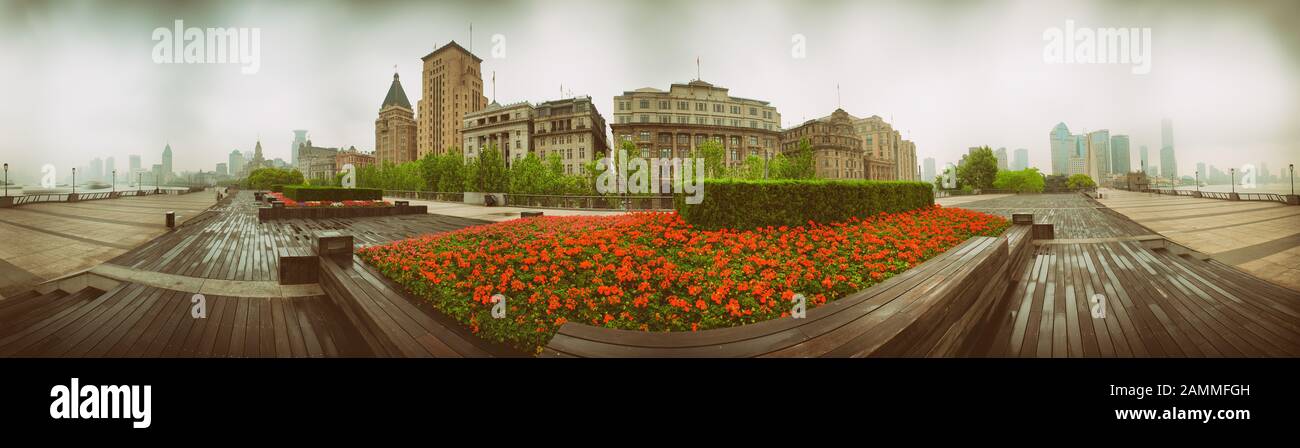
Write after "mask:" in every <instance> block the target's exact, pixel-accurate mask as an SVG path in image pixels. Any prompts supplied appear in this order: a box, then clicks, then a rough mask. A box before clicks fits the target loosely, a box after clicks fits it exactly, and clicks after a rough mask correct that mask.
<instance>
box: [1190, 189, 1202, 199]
mask: <svg viewBox="0 0 1300 448" xmlns="http://www.w3.org/2000/svg"><path fill="white" fill-rule="evenodd" d="M1192 197H1194V198H1199V197H1201V191H1200V190H1197V191H1193V192H1192Z"/></svg>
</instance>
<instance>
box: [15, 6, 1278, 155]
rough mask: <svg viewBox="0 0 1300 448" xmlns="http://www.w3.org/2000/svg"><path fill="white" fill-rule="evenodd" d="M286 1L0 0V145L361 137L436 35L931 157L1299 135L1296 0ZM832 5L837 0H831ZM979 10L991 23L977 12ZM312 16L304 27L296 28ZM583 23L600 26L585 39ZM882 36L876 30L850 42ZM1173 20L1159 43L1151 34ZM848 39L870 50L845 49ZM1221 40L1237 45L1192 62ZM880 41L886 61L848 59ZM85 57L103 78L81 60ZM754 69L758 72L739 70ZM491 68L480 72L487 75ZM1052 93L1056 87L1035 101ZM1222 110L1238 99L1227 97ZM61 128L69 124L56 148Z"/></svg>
mask: <svg viewBox="0 0 1300 448" xmlns="http://www.w3.org/2000/svg"><path fill="white" fill-rule="evenodd" d="M669 3H671V2H669ZM302 5H314V4H307V3H304V4H293V3H290V4H276V5H256V4H248V3H240V2H231V3H226V4H221V5H191V6H186V5H179V6H178V5H170V4H154V3H147V2H142V3H135V4H127V5H125V6H124V8H125V9H126V10H128V11H130V16H131V17H130V18H129V19H125V20H123V21H103V20H98V19H99V18H100V15H101V14H102V13H103V12H104V11H105V10H106V9H107V8H108V7H107V6H105V5H96V4H71V5H66V4H59V3H54V4H21V5H9V6H6V8H7V10H6V13H5V14H3V17H4V18H3V19H0V24H3V25H4V27H3V31H0V36H3V38H2V39H0V48H2V49H3V50H4V51H5V52H6V54H13V55H15V56H16V57H18V58H19V59H20V60H26V61H28V64H29V65H30V67H31V69H29V70H21V71H11V72H6V73H4V74H0V81H3V82H2V83H0V84H2V85H5V86H6V87H5V89H6V92H5V93H6V97H7V98H15V99H16V100H17V101H13V102H10V103H9V104H31V106H30V107H29V108H15V107H6V108H5V110H4V112H3V115H0V122H3V123H5V124H4V125H3V126H4V128H5V130H6V131H7V132H6V135H12V136H14V138H12V139H11V140H10V141H8V142H6V143H5V146H4V147H0V150H2V151H0V152H3V154H4V158H5V159H6V160H7V161H9V162H10V163H11V165H12V166H13V167H14V168H15V171H14V173H15V174H21V173H24V172H27V173H31V172H33V171H35V170H37V169H39V168H38V167H39V165H40V164H42V163H45V162H46V160H42V157H38V155H41V156H43V155H55V154H57V155H58V156H59V157H58V158H59V159H60V160H72V161H75V163H73V164H72V165H73V166H81V165H83V164H85V163H87V162H88V161H89V160H91V159H93V158H101V159H107V158H109V157H115V158H116V159H122V160H125V159H126V158H127V157H128V156H129V155H142V156H143V158H144V165H145V166H149V165H152V164H154V163H160V162H161V160H160V158H159V156H158V153H159V152H160V150H161V148H162V147H163V146H164V145H166V144H169V143H170V144H171V145H172V146H173V149H174V151H175V154H174V157H175V163H176V167H175V170H176V171H196V170H203V171H211V170H213V169H214V167H215V165H216V163H219V162H222V161H225V159H226V155H227V154H228V153H229V151H230V150H232V149H238V150H241V151H248V150H250V149H252V146H253V144H254V142H256V141H257V140H259V139H260V140H261V141H262V143H263V144H264V148H265V149H266V152H267V154H266V157H267V158H268V159H274V158H280V159H285V160H292V154H291V153H290V152H291V148H292V147H293V144H292V142H293V140H294V133H293V130H295V129H310V130H312V132H311V134H312V137H313V138H314V139H315V141H316V142H319V143H321V144H324V145H326V146H331V147H348V146H356V147H357V148H359V149H362V150H365V151H373V150H374V149H375V148H374V144H373V141H374V140H373V139H374V129H373V125H374V119H375V117H376V115H377V113H378V108H377V107H376V104H377V103H378V102H379V101H380V100H382V99H383V97H384V94H385V92H386V88H387V87H388V84H389V82H391V79H392V75H393V73H394V68H393V66H394V64H396V65H397V69H396V73H398V74H400V75H404V76H403V77H405V78H407V79H411V80H412V81H413V82H414V81H415V80H418V79H419V78H420V77H421V73H420V71H421V66H420V58H421V57H422V56H424V55H427V54H428V53H429V52H430V51H433V50H435V49H437V48H439V47H441V46H442V45H445V44H447V43H448V42H450V41H452V40H455V41H456V42H458V43H462V44H464V45H465V46H466V47H467V48H471V49H472V50H473V52H474V54H475V55H476V56H478V57H480V58H482V59H483V61H484V62H483V67H482V71H483V79H484V80H485V82H484V86H483V93H484V95H486V96H487V97H489V98H496V100H497V101H498V102H501V103H503V104H504V103H510V102H516V101H530V102H534V103H539V102H543V101H550V100H556V99H561V98H562V97H565V96H568V95H567V94H565V95H562V94H561V91H562V90H561V88H563V91H565V92H572V94H573V95H590V96H591V97H592V99H593V101H594V102H595V104H596V105H597V107H598V108H599V109H600V110H602V112H604V113H605V114H606V119H608V118H609V116H610V112H609V111H612V106H613V98H614V96H616V95H618V94H620V93H621V92H623V91H627V90H633V89H637V88H641V87H655V86H664V85H668V84H671V83H681V82H688V81H690V80H692V79H695V78H696V77H697V73H698V74H699V75H698V77H699V78H700V79H703V80H705V81H708V82H712V83H716V84H720V85H726V86H728V87H730V88H731V89H732V91H733V92H734V93H735V94H736V95H738V96H743V97H757V98H763V99H764V100H767V101H770V102H771V103H772V105H773V106H775V107H776V108H777V111H778V112H779V113H780V115H781V125H782V128H783V129H788V128H792V127H795V126H797V125H799V124H801V123H803V122H805V121H806V120H809V119H814V118H818V117H823V116H826V115H828V114H829V113H830V112H831V111H833V110H835V109H836V108H837V107H842V108H844V109H845V110H850V111H853V112H854V113H855V114H859V115H863V116H870V115H879V116H881V117H882V118H884V119H885V120H886V121H888V122H890V123H891V124H892V125H893V126H894V127H895V129H898V130H900V131H901V133H902V138H904V139H908V140H911V141H914V142H915V143H916V147H917V159H923V158H926V157H933V158H935V159H936V160H937V161H938V162H939V164H940V165H944V164H946V163H948V162H951V161H955V160H957V159H958V158H959V157H960V154H961V153H963V152H965V148H967V147H969V146H971V145H988V146H991V147H994V148H998V147H1007V148H1026V149H1028V150H1029V165H1030V166H1035V167H1039V168H1040V169H1043V170H1044V171H1047V172H1050V171H1051V170H1050V163H1049V160H1050V156H1049V148H1048V142H1047V141H1045V140H1046V139H1044V138H1042V137H1043V136H1042V130H1043V129H1050V127H1051V126H1052V125H1054V124H1055V123H1057V122H1066V123H1070V124H1071V125H1072V128H1074V129H1076V131H1078V132H1085V131H1091V130H1096V129H1111V130H1112V131H1115V130H1117V129H1119V130H1122V132H1124V133H1125V134H1127V135H1129V136H1130V139H1131V145H1132V146H1134V147H1141V146H1146V147H1149V148H1151V149H1152V150H1153V151H1154V152H1157V153H1158V152H1159V148H1160V147H1161V144H1162V143H1161V141H1160V120H1161V119H1162V118H1165V117H1168V118H1170V119H1172V120H1173V121H1175V122H1177V127H1178V131H1177V132H1178V134H1179V136H1178V137H1179V138H1178V142H1179V144H1178V145H1177V149H1176V151H1177V159H1178V162H1179V164H1180V166H1179V168H1180V169H1179V170H1178V171H1179V172H1180V174H1184V173H1187V172H1189V171H1192V170H1193V169H1194V168H1193V166H1194V164H1195V163H1197V162H1205V163H1209V164H1214V165H1217V166H1235V165H1240V164H1243V163H1259V162H1261V161H1262V162H1265V163H1268V164H1269V165H1271V166H1285V165H1286V164H1287V163H1293V162H1294V161H1293V160H1288V157H1291V155H1292V154H1294V153H1295V149H1294V148H1288V147H1287V145H1289V144H1291V142H1294V141H1300V125H1298V124H1296V123H1295V122H1294V120H1291V119H1289V117H1294V116H1295V115H1296V112H1297V108H1298V107H1300V106H1298V105H1297V102H1294V101H1288V99H1291V98H1295V97H1296V95H1297V91H1298V90H1300V89H1297V82H1296V79H1297V78H1300V77H1297V76H1296V72H1297V67H1298V66H1300V57H1298V56H1300V55H1298V52H1297V48H1298V47H1300V45H1297V38H1295V37H1294V36H1291V35H1290V34H1289V33H1286V32H1285V29H1284V28H1285V27H1284V25H1286V24H1285V23H1281V24H1279V23H1277V22H1276V21H1273V20H1272V17H1273V16H1279V17H1281V16H1287V14H1290V16H1291V17H1294V16H1296V15H1295V14H1294V12H1296V9H1297V6H1296V5H1294V4H1288V3H1284V2H1278V3H1274V4H1271V5H1272V6H1271V7H1263V8H1256V9H1252V10H1250V11H1245V10H1238V9H1234V8H1231V7H1227V6H1211V5H1194V6H1171V5H1170V4H1164V5H1163V6H1164V8H1163V9H1162V8H1139V7H1126V6H1124V5H1118V4H1117V5H1113V7H1104V8H1103V7H1098V6H1095V5H1083V4H1068V5H1067V6H1068V7H1066V8H1055V9H1054V10H1052V9H1049V8H1047V7H1042V6H1038V5H1034V4H1032V3H1028V2H1014V1H1008V2H998V3H994V4H992V5H991V7H987V8H978V9H973V10H965V9H962V7H960V6H958V7H955V8H954V7H950V6H944V4H937V3H922V4H916V5H905V6H902V5H884V4H876V3H868V4H861V5H858V4H847V5H841V6H842V7H840V8H838V9H837V8H830V7H826V8H822V7H819V6H817V5H811V6H810V5H800V4H797V3H791V2H761V3H757V4H752V6H750V5H751V4H749V3H746V4H745V5H746V8H747V9H748V10H751V12H752V17H753V20H754V22H755V26H754V27H753V29H752V30H751V31H747V33H746V35H745V38H743V39H740V38H737V39H703V38H697V37H700V36H701V35H700V34H699V33H701V32H702V31H690V32H687V33H679V34H681V35H672V36H669V37H664V36H660V35H659V34H658V33H655V34H653V35H652V34H648V33H643V32H636V31H629V29H630V28H628V27H623V26H620V24H619V23H605V22H607V21H585V22H583V26H582V27H578V28H581V29H576V30H564V29H558V28H556V27H554V26H552V24H551V22H555V21H562V20H579V21H581V20H583V18H585V17H609V16H611V15H612V16H615V17H628V18H636V19H638V20H642V21H644V22H645V24H646V27H648V28H651V29H656V27H659V28H662V27H671V28H677V27H682V26H685V27H684V29H688V30H690V29H695V28H703V29H706V30H707V29H708V26H706V25H707V24H708V17H711V16H713V15H714V14H716V13H720V12H725V11H728V10H732V9H734V8H736V7H739V5H740V4H738V3H734V2H717V3H710V4H706V5H700V6H698V7H696V8H692V9H678V10H680V11H686V12H682V13H681V14H679V15H672V17H666V16H665V15H663V14H662V13H661V10H662V9H671V8H673V7H674V5H671V4H663V5H644V4H635V5H625V4H618V5H605V4H597V3H591V4H587V3H579V2H575V3H566V4H563V5H556V6H553V7H545V8H539V7H537V6H536V5H528V6H529V7H525V8H514V7H511V5H504V4H503V5H501V6H500V7H496V8H492V7H490V8H478V9H474V10H471V9H469V6H470V5H471V4H469V3H440V4H435V5H410V6H407V5H404V6H402V7H401V8H400V10H398V11H392V10H388V11H385V12H382V13H378V12H373V11H368V10H367V9H366V8H365V5H364V4H362V3H347V2H342V3H337V6H338V7H337V8H332V9H331V11H329V12H321V13H320V14H316V13H313V14H302V11H301V7H302ZM584 8H586V9H584ZM593 8H594V9H593ZM945 8H946V9H953V10H952V11H945ZM828 11H840V12H839V13H837V14H835V15H833V16H827V15H826V14H825V12H828ZM1162 11H1163V12H1162ZM176 19H184V20H185V21H186V24H188V25H192V26H205V27H206V26H250V27H260V28H261V29H262V33H263V35H262V51H261V54H262V56H261V70H260V71H259V72H258V73H256V74H250V75H245V74H241V73H240V69H239V67H238V66H237V65H201V64H178V65H171V64H167V65H160V64H155V63H154V62H153V61H151V60H150V59H149V57H148V55H149V50H150V47H151V46H152V44H153V42H152V41H151V40H150V39H149V32H150V31H151V30H152V29H153V28H154V27H158V26H165V25H168V24H170V23H171V22H172V21H173V20H176ZM1067 19H1072V20H1075V21H1077V22H1079V23H1086V24H1090V25H1095V26H1108V25H1112V26H1150V27H1151V28H1152V29H1153V40H1154V43H1153V49H1152V51H1153V66H1152V67H1153V68H1152V70H1151V73H1150V74H1148V75H1134V74H1132V73H1130V72H1129V70H1128V66H1124V65H1111V66H1108V65H1096V66H1077V65H1076V66H1070V65H1050V64H1046V63H1044V62H1043V61H1042V50H1043V40H1042V38H1041V37H1042V33H1043V30H1044V29H1046V28H1050V27H1060V26H1062V25H1063V23H1064V21H1065V20H1067ZM990 21H991V22H992V23H997V24H998V25H999V26H997V27H992V28H990V27H988V26H986V24H987V23H989V22H990ZM471 22H472V23H473V24H474V33H473V36H472V39H471V36H470V32H469V29H470V23H471ZM416 24H419V26H416ZM856 24H863V25H870V26H858V25H856ZM336 25H337V26H344V25H346V26H364V27H366V28H368V33H367V34H366V37H365V38H362V39H356V38H343V37H340V36H333V35H329V34H328V33H327V34H326V35H324V36H315V33H316V30H318V29H328V28H331V27H334V26H336ZM372 28H373V29H372ZM640 28H641V27H636V28H635V29H640ZM82 29H84V30H86V31H85V33H83V34H82V36H85V35H87V34H88V35H93V36H96V39H93V40H92V39H84V38H81V39H71V38H68V37H66V36H68V35H75V33H73V32H72V30H82ZM371 29H372V30H371ZM369 31H373V32H369ZM308 32H311V33H313V34H312V35H313V38H312V39H305V38H303V37H302V36H305V35H307V33H308ZM498 34H499V35H501V37H504V44H505V45H504V52H505V53H504V57H503V58H500V57H496V56H497V55H495V54H494V53H493V49H494V48H495V46H496V44H497V42H495V41H494V36H496V35H498ZM593 35H602V36H613V37H611V38H609V39H608V40H600V41H593V40H592V39H590V36H593ZM796 36H801V37H802V38H803V43H804V44H805V48H804V53H805V57H804V58H795V57H793V56H792V50H793V47H794V46H797V44H796V43H792V38H794V37H796ZM957 36H961V39H956V37H957ZM885 38H890V39H885ZM796 40H797V39H796ZM883 40H888V41H889V42H891V44H889V45H864V43H866V42H879V41H883ZM1175 40H1176V41H1178V42H1180V44H1179V45H1178V46H1176V47H1175V46H1173V45H1172V44H1170V45H1168V46H1161V42H1171V41H1175ZM471 42H472V43H471ZM550 48H572V49H578V50H581V51H578V52H577V53H576V54H580V55H582V56H581V57H579V58H577V59H566V61H569V62H570V63H564V64H561V63H558V61H555V60H552V59H551V57H550V56H548V54H549V53H550V50H549V49H550ZM990 49H994V50H990ZM866 51H872V52H873V53H872V54H873V55H874V56H872V57H871V58H865V57H859V56H862V55H865V53H864V52H866ZM325 55H328V56H330V57H328V58H325V57H322V56H325ZM697 58H698V59H699V61H700V63H699V66H698V72H697V65H696V60H697ZM1219 59H1222V60H1231V61H1233V62H1234V64H1217V63H1212V62H1207V61H1214V60H1219ZM602 61H608V62H602ZM878 61H884V62H886V63H887V64H886V66H887V67H889V68H890V70H879V69H875V70H862V69H863V67H864V64H866V65H872V64H879V63H880V62H878ZM83 65H94V66H96V67H97V71H101V72H103V73H109V76H104V77H85V76H81V75H79V74H78V73H84V69H83V68H81V67H82V66H83ZM538 67H544V68H545V70H539V69H538ZM958 67H960V68H958ZM954 70H956V71H955V72H954ZM755 72H761V73H763V74H764V75H763V76H751V74H752V73H755ZM493 73H494V74H495V77H496V82H495V83H494V85H493V84H489V83H488V82H486V80H488V79H489V78H490V77H492V76H493V75H492V74H493ZM953 73H961V74H962V76H953ZM303 74H310V76H303ZM1205 83H1213V84H1215V85H1233V86H1236V88H1235V89H1221V90H1216V91H1203V90H1202V89H1200V88H1199V86H1200V85H1203V84H1205ZM17 86H22V87H23V88H22V89H17V88H16V87H17ZM882 86H887V88H885V87H882ZM1061 86H1066V87H1065V88H1062V87H1061ZM407 87H408V92H407V93H408V95H409V96H410V97H411V98H412V99H413V100H414V99H415V98H418V97H422V95H423V91H422V90H423V89H422V87H418V83H416V84H412V85H409V86H407ZM49 92H57V93H58V94H57V95H48V93H49ZM36 95H41V98H42V101H36V100H35V99H34V98H35V96H36ZM1052 96H1056V97H1057V98H1058V99H1057V100H1045V99H1044V98H1051V97H1052ZM1060 98H1063V99H1065V101H1062V100H1060ZM1240 110H1251V111H1252V113H1251V114H1240V113H1237V112H1234V111H1240ZM209 116H220V117H223V118H222V119H221V120H213V119H210V118H205V117H209ZM417 119H418V118H417ZM20 131H22V132H20ZM607 132H608V129H607ZM1117 132H1119V131H1117ZM79 133H84V135H79ZM68 135H73V136H77V137H78V138H73V139H68V138H66V137H67V136H68ZM86 136H92V137H93V138H86ZM69 141H76V142H79V143H75V144H73V145H75V146H74V147H71V148H69V146H71V145H69V143H68V142H69ZM80 142H86V143H80ZM1130 152H1134V151H1130ZM1151 158H1152V159H1158V155H1152V157H1151ZM1237 158H1240V159H1241V160H1235V159H1237ZM64 163H67V162H64ZM1131 165H1132V166H1139V162H1138V161H1137V160H1133V162H1132V163H1131ZM23 168H27V171H24V170H23Z"/></svg>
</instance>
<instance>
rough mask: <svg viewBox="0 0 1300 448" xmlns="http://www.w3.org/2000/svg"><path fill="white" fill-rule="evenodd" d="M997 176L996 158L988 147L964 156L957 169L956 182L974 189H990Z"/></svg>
mask: <svg viewBox="0 0 1300 448" xmlns="http://www.w3.org/2000/svg"><path fill="white" fill-rule="evenodd" d="M997 174H998V158H997V157H996V156H994V155H993V150H992V149H989V147H988V146H984V147H980V148H978V149H976V150H974V151H973V152H971V153H970V154H969V155H967V156H966V161H965V162H964V163H962V164H961V166H958V167H957V180H958V181H960V182H961V184H963V185H966V186H969V187H971V188H976V189H985V188H991V187H992V186H993V180H994V179H995V178H996V177H997Z"/></svg>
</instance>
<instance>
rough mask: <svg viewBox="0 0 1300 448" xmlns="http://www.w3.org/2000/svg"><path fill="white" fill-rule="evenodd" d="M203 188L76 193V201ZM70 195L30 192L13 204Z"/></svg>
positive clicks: (179, 193)
mask: <svg viewBox="0 0 1300 448" xmlns="http://www.w3.org/2000/svg"><path fill="white" fill-rule="evenodd" d="M203 190H204V189H203V188H202V187H191V188H189V189H182V190H171V189H168V190H123V191H101V192H95V193H76V198H75V201H76V202H82V201H98V200H103V199H113V198H120V197H132V196H148V195H151V194H174V195H181V194H187V193H192V192H195V191H203ZM70 196H72V193H41V194H28V195H23V196H13V204H12V205H13V206H15V207H16V206H19V205H24V204H41V203H47V202H69V201H68V198H69V197H70Z"/></svg>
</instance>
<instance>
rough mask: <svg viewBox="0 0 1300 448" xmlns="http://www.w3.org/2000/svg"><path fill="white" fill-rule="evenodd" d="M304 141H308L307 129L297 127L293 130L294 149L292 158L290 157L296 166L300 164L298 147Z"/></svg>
mask: <svg viewBox="0 0 1300 448" xmlns="http://www.w3.org/2000/svg"><path fill="white" fill-rule="evenodd" d="M303 143H307V130H305V129H295V130H294V131H293V148H290V149H291V151H292V152H290V154H292V155H291V156H290V157H291V158H290V159H289V160H290V161H291V162H293V166H294V167H297V166H298V147H299V146H302V144H303Z"/></svg>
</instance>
